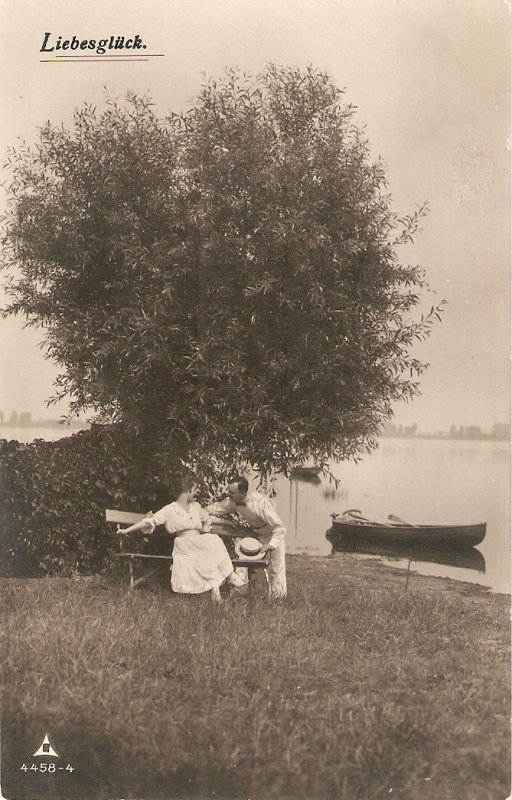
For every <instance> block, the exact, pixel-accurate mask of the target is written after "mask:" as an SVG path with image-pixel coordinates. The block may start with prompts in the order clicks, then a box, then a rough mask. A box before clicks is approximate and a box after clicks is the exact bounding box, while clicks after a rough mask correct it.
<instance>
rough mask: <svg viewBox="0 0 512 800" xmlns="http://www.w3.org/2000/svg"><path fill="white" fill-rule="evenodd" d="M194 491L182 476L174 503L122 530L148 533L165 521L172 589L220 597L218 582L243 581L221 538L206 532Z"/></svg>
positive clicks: (189, 478)
mask: <svg viewBox="0 0 512 800" xmlns="http://www.w3.org/2000/svg"><path fill="white" fill-rule="evenodd" d="M196 492H197V484H196V482H195V479H194V477H193V476H187V477H185V478H183V480H182V481H181V485H180V491H179V494H178V497H177V498H176V500H175V501H174V503H169V505H167V506H164V507H163V508H161V509H160V511H157V512H156V514H151V515H150V516H148V517H146V518H145V519H142V520H141V521H140V522H137V523H135V525H131V526H130V527H129V528H124V529H123V533H133V532H135V531H141V532H142V533H152V532H153V531H154V530H155V528H156V526H157V525H165V529H166V530H167V531H168V533H172V534H175V539H174V547H173V551H172V556H173V563H172V570H171V588H172V589H173V591H175V592H179V593H184V594H200V593H202V592H208V591H211V593H212V600H220V599H221V597H220V585H221V584H222V583H223V582H224V581H225V580H226V579H227V581H228V583H231V584H232V585H233V586H237V587H238V586H241V585H243V583H244V581H243V579H242V578H241V577H240V576H239V575H237V574H236V573H235V572H234V570H233V565H232V563H231V559H230V557H229V553H228V551H227V550H226V547H225V545H224V542H223V541H222V539H221V538H220V537H219V536H217V534H216V533H210V531H211V528H212V523H211V521H210V516H209V514H208V512H207V511H204V510H203V509H202V508H201V506H200V505H199V503H197V502H196V501H195V499H194V498H195V495H196Z"/></svg>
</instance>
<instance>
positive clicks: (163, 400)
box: [2, 65, 442, 476]
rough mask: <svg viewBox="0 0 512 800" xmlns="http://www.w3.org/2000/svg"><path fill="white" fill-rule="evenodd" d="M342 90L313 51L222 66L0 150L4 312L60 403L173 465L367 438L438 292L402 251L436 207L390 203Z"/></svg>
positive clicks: (320, 448)
mask: <svg viewBox="0 0 512 800" xmlns="http://www.w3.org/2000/svg"><path fill="white" fill-rule="evenodd" d="M343 95H344V92H343V91H342V90H340V89H339V88H337V87H336V86H335V85H334V84H333V83H332V81H331V79H330V78H329V76H328V75H326V74H324V73H322V72H320V71H318V70H316V69H314V68H312V67H311V68H308V69H304V70H300V69H292V68H288V67H282V68H281V67H276V66H272V65H271V66H269V67H268V68H267V69H265V70H264V71H263V72H262V73H261V74H260V75H258V76H257V77H251V76H247V75H245V74H242V73H240V72H238V71H236V70H231V69H228V70H227V71H226V73H225V74H224V75H223V76H222V77H221V78H220V79H219V80H208V81H206V82H205V84H204V85H203V86H202V87H201V89H200V91H199V93H198V95H197V97H196V98H195V99H194V100H193V101H192V102H191V103H190V106H189V108H188V110H187V111H185V112H183V113H168V114H166V115H161V114H158V113H157V111H156V110H155V108H154V105H153V103H152V102H151V100H150V98H148V97H146V96H142V97H141V96H136V95H135V94H133V93H128V94H127V95H126V97H125V98H124V99H123V100H122V101H119V100H117V99H114V98H112V97H110V96H108V94H107V96H106V98H105V103H104V107H103V109H101V110H98V109H97V108H95V107H93V106H91V105H84V106H83V107H81V108H80V109H78V110H76V112H75V115H74V121H73V123H72V125H71V126H70V127H69V128H66V127H64V126H61V125H56V124H52V122H47V123H46V124H44V125H43V126H42V127H41V129H40V131H39V138H38V141H37V143H36V144H35V145H34V146H29V145H28V144H25V143H22V144H21V145H19V146H17V147H16V148H15V149H13V150H11V151H10V152H9V154H8V159H7V163H6V165H5V166H6V168H7V170H8V172H9V174H10V179H9V180H8V181H7V182H6V185H7V190H8V194H9V209H8V212H7V216H6V218H5V219H4V231H3V256H2V259H3V268H4V269H5V270H6V271H7V274H8V279H7V292H8V295H9V297H10V302H9V306H8V308H7V310H6V313H7V314H19V315H21V316H23V317H24V318H25V319H26V321H27V322H28V324H29V325H33V326H40V327H41V328H42V330H43V332H44V342H45V348H46V353H47V357H48V358H49V359H50V360H52V361H53V362H55V363H56V364H57V365H59V367H60V370H61V371H60V375H59V377H58V378H57V381H56V394H55V397H54V398H52V402H57V401H58V400H59V399H60V398H67V399H68V400H69V401H70V407H71V415H72V416H73V415H78V414H81V413H87V414H90V412H91V409H92V411H93V412H94V414H95V415H96V421H97V422H99V423H103V424H109V425H112V424H114V425H116V426H120V427H121V429H122V430H125V431H126V432H127V434H129V435H130V436H135V437H136V438H137V437H139V442H140V448H141V451H142V449H144V450H145V451H146V452H148V453H150V454H151V456H153V457H154V458H156V459H157V462H158V465H159V469H160V470H162V471H163V472H164V471H165V470H166V469H167V470H168V469H170V468H171V467H172V466H173V465H175V464H176V463H180V464H181V465H188V466H190V467H192V468H195V469H196V470H197V472H198V473H199V474H200V475H203V476H207V475H212V474H215V475H217V476H218V475H219V474H221V473H225V472H226V471H231V470H233V469H243V468H244V467H246V466H247V465H249V464H250V465H252V466H253V467H254V468H255V469H256V470H257V471H258V472H259V474H260V475H262V476H264V475H268V474H270V473H276V472H284V473H288V472H289V471H290V469H291V468H292V467H293V465H295V464H296V463H301V462H304V461H305V460H314V461H315V462H316V463H319V464H322V465H327V464H328V463H329V462H330V461H334V460H335V461H340V460H343V459H347V458H351V457H357V456H358V454H361V453H363V452H365V451H370V450H372V449H373V448H374V447H375V446H376V445H377V441H378V438H379V436H380V434H381V432H382V430H383V427H384V425H385V424H386V422H387V421H388V420H389V419H390V417H391V409H392V406H393V405H394V404H395V403H396V402H397V401H399V400H407V399H410V398H412V397H414V396H415V395H416V394H417V393H418V392H419V382H418V378H419V377H420V376H421V374H422V372H423V370H424V369H425V367H426V365H425V364H424V363H422V362H421V361H419V360H418V359H416V358H415V357H414V355H413V345H414V343H415V342H416V341H418V340H423V339H425V338H426V337H427V336H428V334H429V332H430V330H431V327H432V325H433V323H434V322H435V320H436V319H439V318H440V316H439V311H440V306H441V305H442V303H441V304H439V305H437V306H436V307H430V305H428V307H427V305H426V300H425V294H426V293H427V292H428V285H427V284H426V279H425V272H424V270H423V269H422V268H420V267H419V266H417V265H409V264H407V263H402V261H401V259H400V256H399V253H400V251H401V249H402V248H403V247H404V246H405V245H408V244H410V243H411V242H412V240H413V236H414V234H415V233H416V232H417V231H418V227H419V224H420V222H421V218H422V217H424V216H425V214H426V208H425V206H419V207H418V208H417V209H416V210H415V211H414V212H413V213H411V214H410V215H405V216H403V217H400V216H399V215H398V214H397V213H396V212H395V211H393V209H392V207H391V200H390V196H389V194H388V187H387V183H386V178H385V170H384V166H383V164H382V162H381V161H380V160H377V161H372V160H371V158H370V154H369V146H368V142H367V139H366V137H365V133H364V129H363V126H362V125H358V124H356V120H355V108H354V106H352V105H351V104H349V103H347V102H346V101H345V100H344V96H343ZM420 301H421V308H425V309H426V311H425V312H424V313H421V312H420Z"/></svg>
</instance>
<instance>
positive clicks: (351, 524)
mask: <svg viewBox="0 0 512 800" xmlns="http://www.w3.org/2000/svg"><path fill="white" fill-rule="evenodd" d="M331 517H332V527H333V534H338V535H340V536H343V539H344V540H345V541H349V540H353V541H366V542H377V541H386V542H395V543H401V544H407V543H409V544H411V545H418V544H419V545H421V546H423V547H426V546H445V545H448V546H450V547H474V546H475V545H477V544H480V542H482V541H483V540H484V538H485V532H486V527H487V526H486V523H485V522H477V523H475V524H473V525H411V524H410V523H408V522H405V521H404V520H402V519H400V517H397V516H395V515H394V514H390V515H389V517H388V519H389V522H375V521H373V520H370V519H367V518H366V517H363V516H362V515H361V512H360V511H359V509H355V508H351V509H348V510H347V511H344V512H343V514H331Z"/></svg>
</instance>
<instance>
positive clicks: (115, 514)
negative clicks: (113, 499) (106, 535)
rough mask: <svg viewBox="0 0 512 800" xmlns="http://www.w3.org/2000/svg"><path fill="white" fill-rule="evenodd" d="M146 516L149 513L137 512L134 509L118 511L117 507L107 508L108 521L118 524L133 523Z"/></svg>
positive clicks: (106, 517) (106, 516)
mask: <svg viewBox="0 0 512 800" xmlns="http://www.w3.org/2000/svg"><path fill="white" fill-rule="evenodd" d="M146 516H147V514H136V513H135V512H134V511H118V510H117V509H115V508H107V509H106V510H105V519H106V521H107V522H116V523H117V524H118V525H133V524H134V523H135V522H140V521H141V519H144V517H146Z"/></svg>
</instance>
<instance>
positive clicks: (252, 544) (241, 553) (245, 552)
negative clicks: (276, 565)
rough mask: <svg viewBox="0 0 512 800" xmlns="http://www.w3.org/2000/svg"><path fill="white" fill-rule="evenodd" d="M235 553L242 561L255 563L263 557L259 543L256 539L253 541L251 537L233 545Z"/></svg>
mask: <svg viewBox="0 0 512 800" xmlns="http://www.w3.org/2000/svg"><path fill="white" fill-rule="evenodd" d="M235 553H236V554H237V556H238V557H239V558H241V559H243V560H244V561H257V560H258V559H260V558H263V556H264V555H265V553H262V552H261V542H258V540H257V539H253V537H252V536H246V537H245V538H244V539H240V541H239V542H237V543H236V544H235Z"/></svg>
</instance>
